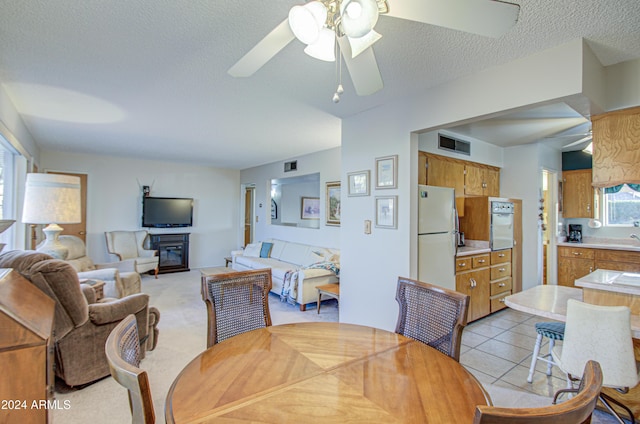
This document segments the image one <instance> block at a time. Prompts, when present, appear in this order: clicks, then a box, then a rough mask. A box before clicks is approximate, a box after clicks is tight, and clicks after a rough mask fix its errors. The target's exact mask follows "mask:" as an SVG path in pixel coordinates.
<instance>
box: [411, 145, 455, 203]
mask: <svg viewBox="0 0 640 424" xmlns="http://www.w3.org/2000/svg"><path fill="white" fill-rule="evenodd" d="M420 157H421V158H423V159H421V160H420V162H421V163H423V165H422V166H420V169H423V170H424V172H423V174H424V177H423V180H422V181H424V182H419V184H427V185H432V186H437V187H450V188H452V189H454V191H455V196H456V209H457V210H458V216H464V163H462V162H461V161H458V160H456V159H450V158H447V157H445V156H437V155H429V154H426V153H424V152H420ZM419 179H420V176H419Z"/></svg>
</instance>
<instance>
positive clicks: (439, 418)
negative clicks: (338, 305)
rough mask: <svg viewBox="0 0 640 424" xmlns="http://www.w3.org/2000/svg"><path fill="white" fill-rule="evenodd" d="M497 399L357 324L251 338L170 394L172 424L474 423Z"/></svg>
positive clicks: (207, 354)
mask: <svg viewBox="0 0 640 424" xmlns="http://www.w3.org/2000/svg"><path fill="white" fill-rule="evenodd" d="M476 405H491V399H490V398H489V395H488V394H487V392H486V391H485V390H484V388H483V387H482V385H481V384H480V383H479V382H478V380H476V378H475V377H474V376H473V375H472V374H470V373H469V372H468V371H467V370H466V369H465V368H464V367H463V366H462V365H460V364H459V363H458V362H457V361H455V360H453V359H452V358H450V357H449V356H447V355H444V354H443V353H441V352H439V351H437V350H436V349H433V348H431V347H429V346H427V345H425V344H423V343H421V342H418V341H415V340H413V339H410V338H407V337H404V336H402V335H400V334H396V333H391V332H389V331H385V330H380V329H376V328H371V327H364V326H359V325H352V324H340V323H333V322H332V323H319V322H314V323H297V324H286V325H276V326H271V327H267V328H264V329H259V330H254V331H250V332H248V333H244V334H241V335H239V336H235V337H232V338H230V339H227V340H225V341H223V342H222V343H219V344H216V345H214V346H212V347H210V348H209V349H207V350H206V351H204V352H202V353H201V354H200V355H198V356H197V357H196V358H195V359H194V360H193V361H191V362H190V363H189V364H188V365H187V366H186V367H185V368H184V369H183V370H182V372H181V373H180V374H179V375H178V376H177V377H176V379H175V381H174V382H173V385H172V386H171V388H170V389H169V393H168V394H167V400H166V404H165V419H166V422H167V423H180V424H183V423H207V422H233V423H242V422H261V423H278V424H280V423H300V422H316V423H345V422H350V423H352V422H363V423H365V422H366V423H373V422H375V423H470V422H472V420H473V415H474V411H475V407H476Z"/></svg>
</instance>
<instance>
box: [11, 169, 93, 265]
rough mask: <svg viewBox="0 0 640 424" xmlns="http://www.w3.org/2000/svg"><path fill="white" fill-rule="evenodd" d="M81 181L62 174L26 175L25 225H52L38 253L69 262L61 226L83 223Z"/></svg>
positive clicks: (48, 227) (47, 229)
mask: <svg viewBox="0 0 640 424" xmlns="http://www.w3.org/2000/svg"><path fill="white" fill-rule="evenodd" d="M80 208H81V206H80V178H79V177H73V176H70V175H60V174H27V183H26V186H25V193H24V208H23V210H22V222H24V223H28V224H49V225H47V227H45V228H44V229H43V230H42V231H43V232H44V234H45V236H46V240H45V241H44V243H42V244H41V245H40V246H38V248H37V250H38V251H39V252H42V253H46V254H48V255H51V256H53V257H54V258H56V259H63V260H64V259H66V258H67V256H68V254H69V251H68V249H67V248H66V247H65V246H63V245H62V243H60V241H59V240H58V236H59V235H60V233H61V232H62V227H60V226H59V225H58V224H77V223H79V222H81V213H80Z"/></svg>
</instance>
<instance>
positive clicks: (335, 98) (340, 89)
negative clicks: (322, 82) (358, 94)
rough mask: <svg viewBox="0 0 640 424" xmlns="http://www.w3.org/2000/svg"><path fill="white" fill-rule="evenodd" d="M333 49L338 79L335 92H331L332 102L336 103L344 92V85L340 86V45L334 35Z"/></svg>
mask: <svg viewBox="0 0 640 424" xmlns="http://www.w3.org/2000/svg"><path fill="white" fill-rule="evenodd" d="M335 49H336V79H337V80H338V81H337V83H338V88H336V92H335V93H333V99H332V100H333V103H338V102H339V101H340V95H341V94H342V93H344V87H342V54H341V52H340V45H339V44H338V38H337V37H336V41H335Z"/></svg>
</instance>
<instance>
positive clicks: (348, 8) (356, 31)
mask: <svg viewBox="0 0 640 424" xmlns="http://www.w3.org/2000/svg"><path fill="white" fill-rule="evenodd" d="M340 16H341V18H342V29H343V30H344V33H345V34H346V35H347V36H348V37H351V38H359V37H362V36H365V35H367V34H368V33H369V32H370V31H371V30H372V29H373V27H374V26H375V25H376V23H377V22H378V16H379V11H378V3H377V2H376V0H345V1H343V2H342V4H341V5H340Z"/></svg>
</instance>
